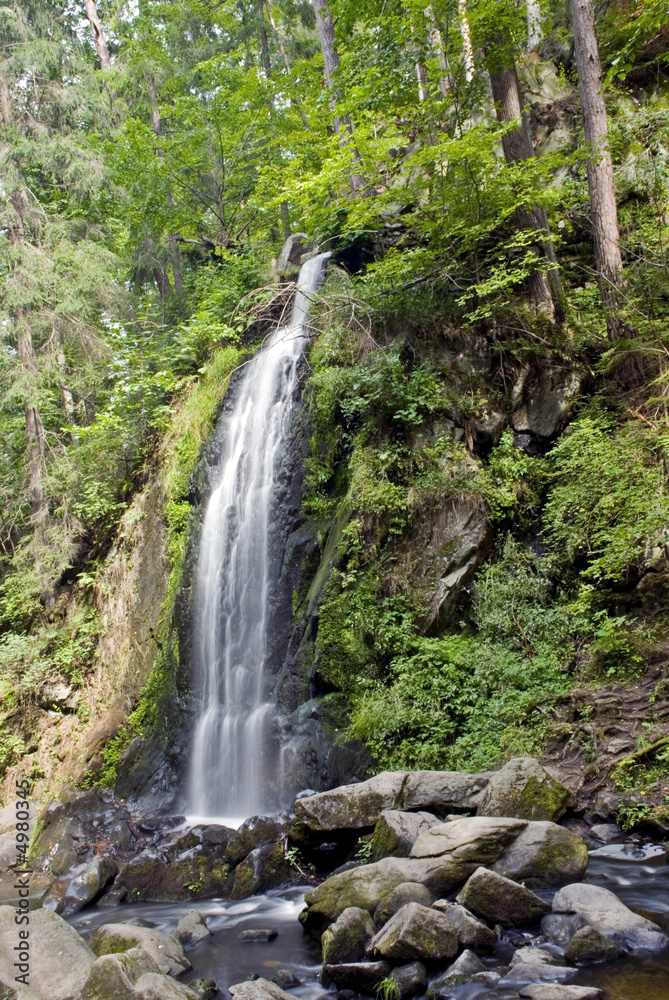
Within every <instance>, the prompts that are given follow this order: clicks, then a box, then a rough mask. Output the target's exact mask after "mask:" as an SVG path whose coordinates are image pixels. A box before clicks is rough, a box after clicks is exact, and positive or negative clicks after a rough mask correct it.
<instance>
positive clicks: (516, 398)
mask: <svg viewBox="0 0 669 1000" xmlns="http://www.w3.org/2000/svg"><path fill="white" fill-rule="evenodd" d="M584 385H585V376H584V374H583V372H581V371H579V370H578V369H575V368H557V367H544V368H542V369H540V370H533V369H531V368H529V367H526V368H523V370H522V371H521V373H520V375H519V377H518V381H517V382H516V384H515V385H514V387H513V392H512V394H511V405H512V414H511V425H512V427H513V429H514V431H516V432H517V433H519V434H530V435H532V437H533V438H540V439H543V440H544V441H550V440H552V439H553V438H554V437H556V436H557V435H558V434H559V433H560V432H561V431H562V430H563V429H564V427H565V425H566V423H567V420H568V417H569V412H570V409H571V407H572V406H573V405H574V402H575V400H576V399H577V397H578V396H579V395H580V393H581V392H582V391H583V387H584Z"/></svg>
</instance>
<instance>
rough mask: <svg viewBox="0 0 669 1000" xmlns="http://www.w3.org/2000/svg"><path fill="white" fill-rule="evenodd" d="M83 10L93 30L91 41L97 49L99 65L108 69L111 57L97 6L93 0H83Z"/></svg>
mask: <svg viewBox="0 0 669 1000" xmlns="http://www.w3.org/2000/svg"><path fill="white" fill-rule="evenodd" d="M84 10H85V11H86V17H87V18H88V23H89V24H90V26H91V29H92V31H93V41H94V42H95V48H96V49H97V53H98V59H99V60H100V66H101V67H102V69H110V68H111V59H110V58H109V49H108V48H107V39H106V38H105V33H104V30H103V28H102V21H101V20H100V17H99V15H98V8H97V6H96V3H95V0H84Z"/></svg>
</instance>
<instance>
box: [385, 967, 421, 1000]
mask: <svg viewBox="0 0 669 1000" xmlns="http://www.w3.org/2000/svg"><path fill="white" fill-rule="evenodd" d="M390 978H391V979H393V980H394V981H395V982H396V983H397V991H398V993H399V996H398V997H397V1000H411V997H415V996H422V995H423V993H424V992H425V987H426V986H427V969H426V968H425V966H424V965H423V963H422V962H410V963H409V964H408V965H398V966H397V968H395V969H393V971H392V972H391V973H390Z"/></svg>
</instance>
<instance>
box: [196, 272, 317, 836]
mask: <svg viewBox="0 0 669 1000" xmlns="http://www.w3.org/2000/svg"><path fill="white" fill-rule="evenodd" d="M329 256H330V255H329V254H318V255H317V256H315V257H312V258H311V259H310V260H308V261H307V262H306V263H305V264H303V266H302V268H301V270H300V275H299V278H298V283H297V292H296V295H295V301H294V303H293V309H292V315H291V318H290V322H289V323H288V324H286V325H283V326H281V327H279V329H277V330H276V331H275V333H274V334H273V335H272V337H271V338H270V339H269V341H268V342H267V343H266V344H265V346H264V347H263V348H262V349H261V350H260V351H259V352H258V354H257V355H256V356H255V357H254V358H253V359H252V360H251V361H250V362H249V363H248V365H247V366H246V368H245V370H244V371H243V373H242V374H241V377H240V379H239V381H238V383H237V385H236V386H235V388H234V390H233V393H232V403H231V405H230V406H229V407H228V408H227V409H226V410H225V412H224V413H223V415H222V417H221V421H222V423H221V425H220V427H219V431H220V433H219V434H218V439H219V440H220V442H221V450H220V455H219V459H218V462H217V464H216V466H215V468H214V469H213V470H212V487H213V491H212V494H211V498H210V500H209V503H208V505H207V510H206V514H205V518H204V525H203V530H202V538H201V543H200V554H199V561H198V571H197V585H196V586H197V598H196V605H195V607H196V610H195V615H196V622H195V642H194V648H195V665H194V666H195V679H196V690H197V691H198V704H197V715H196V721H195V727H194V734H193V741H192V750H191V759H190V768H189V776H188V783H187V811H188V812H189V814H190V815H191V816H194V817H198V818H200V819H202V818H218V819H220V818H221V817H225V822H226V824H228V825H235V826H236V825H237V822H239V821H241V819H242V818H244V817H247V816H251V815H253V814H254V813H267V812H271V811H275V810H276V809H278V808H279V807H280V806H281V793H282V775H281V767H280V759H281V755H280V746H279V740H278V738H277V736H276V735H275V729H276V725H275V723H276V721H277V708H276V701H275V697H274V695H275V692H273V691H272V690H271V678H268V677H267V675H266V670H265V666H266V660H267V650H268V628H269V627H270V612H271V601H272V594H273V588H274V585H275V583H276V577H277V567H280V565H281V561H282V553H281V552H278V551H277V547H278V546H279V545H280V543H277V539H276V531H275V525H276V520H277V514H278V506H279V501H278V496H279V494H280V489H279V484H280V481H281V477H282V474H284V473H285V466H286V457H287V455H288V454H289V449H290V447H291V443H292V433H291V432H292V430H293V428H294V417H295V412H296V408H297V405H298V397H299V393H298V381H299V372H300V361H301V358H302V354H303V351H304V349H305V347H306V345H307V342H308V322H307V320H308V313H309V306H310V302H311V299H312V298H313V295H314V293H315V292H316V290H317V288H318V286H319V284H320V283H321V281H322V278H323V273H324V270H325V266H326V263H327V259H328V257H329ZM235 817H236V818H237V822H235Z"/></svg>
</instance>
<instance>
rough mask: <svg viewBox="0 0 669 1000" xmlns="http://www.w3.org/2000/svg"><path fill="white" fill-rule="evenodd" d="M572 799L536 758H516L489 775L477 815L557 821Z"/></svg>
mask: <svg viewBox="0 0 669 1000" xmlns="http://www.w3.org/2000/svg"><path fill="white" fill-rule="evenodd" d="M571 799H572V795H571V792H569V790H568V789H567V788H565V786H564V785H563V784H562V782H560V781H558V780H557V779H556V778H554V777H553V776H552V775H551V774H549V773H548V771H547V770H546V769H545V768H543V767H542V766H541V764H540V763H539V761H538V760H536V759H535V758H534V757H514V758H513V759H512V760H510V761H509V762H508V763H507V764H505V765H504V767H502V768H500V770H499V771H495V773H494V774H492V775H491V776H490V781H489V782H488V784H487V786H486V789H485V791H484V792H483V796H482V798H481V804H480V805H479V808H478V811H477V815H478V816H517V817H519V818H520V819H533V820H541V819H547V820H557V819H559V818H560V816H561V815H562V814H563V812H564V811H565V809H566V808H567V806H568V805H569V803H570V802H571Z"/></svg>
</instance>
